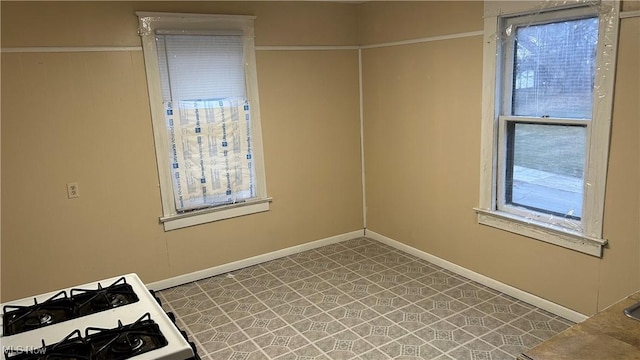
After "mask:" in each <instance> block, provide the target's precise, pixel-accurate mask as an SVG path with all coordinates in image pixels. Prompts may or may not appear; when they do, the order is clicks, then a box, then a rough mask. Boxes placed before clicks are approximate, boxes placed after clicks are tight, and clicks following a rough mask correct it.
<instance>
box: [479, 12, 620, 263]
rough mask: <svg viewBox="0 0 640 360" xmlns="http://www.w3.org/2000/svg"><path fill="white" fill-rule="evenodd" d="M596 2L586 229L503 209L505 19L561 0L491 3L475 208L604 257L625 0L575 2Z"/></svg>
mask: <svg viewBox="0 0 640 360" xmlns="http://www.w3.org/2000/svg"><path fill="white" fill-rule="evenodd" d="M576 4H577V5H580V4H590V5H589V6H599V7H600V9H599V15H600V16H599V18H600V20H599V34H600V35H599V41H598V51H597V57H596V62H597V72H596V79H595V91H594V107H593V120H592V124H591V125H590V126H589V132H590V133H589V135H588V150H587V162H586V167H585V186H584V200H583V213H582V219H583V220H582V224H581V225H582V228H583V230H582V231H580V232H577V231H575V230H572V229H569V228H565V227H560V226H557V225H554V224H549V223H547V222H543V221H539V220H537V219H533V218H530V217H524V216H516V215H514V214H510V213H506V212H503V211H499V210H498V208H497V184H498V176H500V174H498V156H497V154H498V129H499V128H498V121H499V120H498V114H500V101H501V97H498V98H496V95H497V91H496V90H497V88H498V87H500V86H499V84H500V81H501V79H499V77H498V76H499V75H501V74H500V71H499V63H498V61H499V51H500V49H499V46H498V36H497V34H498V33H499V17H500V16H503V15H517V14H524V13H536V12H539V11H541V10H548V9H551V8H554V9H556V8H557V9H559V8H562V7H567V3H566V2H564V1H558V2H553V1H552V2H529V1H527V2H503V1H485V20H484V51H483V64H484V66H483V80H482V126H481V149H480V153H481V170H480V201H479V207H478V208H476V209H475V211H476V213H477V215H478V222H479V223H480V224H484V225H488V226H492V227H495V228H498V229H502V230H506V231H509V232H513V233H516V234H520V235H524V236H527V237H530V238H534V239H537V240H541V241H545V242H548V243H551V244H554V245H559V246H562V247H566V248H569V249H573V250H576V251H580V252H583V253H585V254H589V255H593V256H597V257H601V256H602V248H603V247H604V246H605V245H606V244H607V240H605V239H603V236H602V225H603V224H602V223H603V216H604V200H605V184H606V177H607V162H608V157H609V136H610V134H609V133H610V126H611V112H612V106H613V89H614V77H615V64H616V55H617V43H618V28H619V24H618V22H619V11H620V3H619V1H618V0H615V1H602V2H600V3H599V4H598V5H594V4H593V2H590V1H586V0H581V1H578V2H572V3H571V4H570V5H571V6H576Z"/></svg>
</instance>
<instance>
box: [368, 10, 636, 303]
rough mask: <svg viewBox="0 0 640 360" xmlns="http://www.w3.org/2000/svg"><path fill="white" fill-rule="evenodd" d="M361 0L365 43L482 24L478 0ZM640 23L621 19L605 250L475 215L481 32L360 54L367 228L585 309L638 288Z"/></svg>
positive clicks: (469, 28)
mask: <svg viewBox="0 0 640 360" xmlns="http://www.w3.org/2000/svg"><path fill="white" fill-rule="evenodd" d="M390 8H393V9H392V10H391V9H390ZM430 9H433V11H430ZM360 10H361V15H362V16H361V19H360V21H361V37H362V38H363V39H367V42H369V43H380V42H388V41H394V40H405V39H407V38H420V37H429V36H436V35H442V34H443V33H461V32H468V31H476V30H482V6H481V3H479V2H478V3H460V2H455V3H451V2H449V3H430V2H427V3H404V4H402V5H401V6H398V7H395V6H393V5H392V4H390V3H377V2H371V3H366V4H363V5H362V6H361V9H360ZM416 14H420V22H419V23H418V24H416V25H413V22H411V21H406V22H405V23H403V25H401V26H396V24H398V23H399V22H401V21H402V19H414V18H416V16H418V15H416ZM453 14H456V16H450V15H453ZM457 15H459V16H457ZM382 19H393V20H392V21H381V20H382ZM444 19H446V21H445V20H444ZM469 19H472V20H469ZM430 23H435V24H441V26H442V27H440V25H438V26H428V25H426V24H430ZM639 23H640V19H639V18H635V19H628V20H622V26H621V35H620V49H619V50H620V52H619V62H618V71H617V79H618V81H617V84H616V89H615V93H616V96H615V101H614V117H613V126H612V135H611V153H610V163H609V171H608V183H607V199H606V208H605V211H606V215H605V222H604V234H605V237H606V238H607V239H608V240H609V241H610V246H609V247H608V248H607V249H605V252H604V257H603V258H602V259H598V258H595V257H592V256H589V255H584V254H581V253H578V252H575V251H571V250H567V249H564V248H561V247H557V246H553V245H550V244H546V243H543V242H540V241H536V240H532V239H529V238H525V237H522V236H518V235H514V234H511V233H507V232H505V231H501V230H497V229H494V228H490V227H486V226H481V225H478V224H477V221H476V216H475V214H474V212H473V210H472V208H473V207H475V206H477V205H478V198H479V173H480V154H479V149H480V114H481V97H482V88H481V84H482V37H480V36H477V37H469V38H464V39H456V40H446V41H437V42H429V43H423V44H415V45H405V46H396V47H386V48H378V49H370V50H365V51H364V52H363V78H364V88H363V91H364V119H365V123H364V132H365V142H364V143H365V178H366V200H367V228H368V229H370V230H372V231H375V232H378V233H380V234H382V235H385V236H388V237H390V238H393V239H395V240H398V241H400V242H403V243H406V244H408V245H410V246H414V247H416V248H418V249H421V250H423V251H426V252H428V253H431V254H434V255H436V256H439V257H441V258H443V259H446V260H448V261H451V262H453V263H456V264H458V265H461V266H463V267H466V268H469V269H471V270H474V271H476V272H478V273H481V274H483V275H486V276H489V277H491V278H494V279H496V280H499V281H502V282H504V283H506V284H509V285H511V286H514V287H517V288H520V289H522V290H524V291H527V292H530V293H533V294H535V295H537V296H540V297H543V298H546V299H549V300H551V301H553V302H555V303H558V304H561V305H564V306H566V307H569V308H571V309H574V310H576V311H579V312H582V313H585V314H592V313H594V312H595V311H596V310H598V309H602V308H603V307H605V306H607V305H609V304H611V303H612V302H614V301H616V300H618V299H620V298H622V297H623V296H626V295H628V294H629V293H631V292H632V291H634V290H638V289H639V288H640V268H639V262H640V261H639V260H640V258H639V254H640V237H639V230H640V228H639V225H638V223H639V220H640V207H639V204H640V201H639V200H640V198H639V196H640V192H639V184H640V148H639V147H638V143H639V140H640V139H639V135H640V131H639V125H638V121H639V119H640V112H639V110H638V98H639V93H640V92H639V85H640V81H639V79H640V75H639V74H638V65H639V63H640V61H639V59H638V55H639V53H640V49H639V43H640V42H639V41H638V34H640V31H639V28H638V26H639ZM408 24H411V25H413V26H411V25H408ZM444 29H446V31H444Z"/></svg>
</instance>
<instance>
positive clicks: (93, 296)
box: [3, 277, 139, 336]
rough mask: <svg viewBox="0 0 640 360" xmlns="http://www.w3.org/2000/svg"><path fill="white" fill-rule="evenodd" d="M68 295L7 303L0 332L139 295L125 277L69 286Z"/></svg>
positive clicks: (135, 298) (100, 308) (103, 307)
mask: <svg viewBox="0 0 640 360" xmlns="http://www.w3.org/2000/svg"><path fill="white" fill-rule="evenodd" d="M70 293H71V297H69V296H67V292H66V291H60V292H59V293H57V294H55V295H54V296H52V297H51V298H49V299H47V300H45V301H43V302H42V303H38V302H37V300H36V299H34V300H33V302H34V304H33V305H30V306H14V305H6V306H4V308H3V312H4V315H3V334H4V336H10V335H15V334H19V333H22V332H25V331H30V330H34V329H38V328H41V327H44V326H47V325H52V324H57V323H60V322H63V321H67V320H71V319H75V318H78V317H81V316H85V315H89V314H94V313H97V312H101V311H105V310H109V309H113V308H116V307H119V306H124V305H128V304H132V303H135V302H137V301H138V300H139V299H138V296H137V295H136V293H135V292H134V291H133V288H132V287H131V285H129V284H127V281H126V279H125V278H124V277H121V278H120V279H118V280H116V281H115V282H114V283H113V284H111V285H109V286H107V287H104V288H103V287H102V285H101V284H100V283H98V288H97V289H71V292H70Z"/></svg>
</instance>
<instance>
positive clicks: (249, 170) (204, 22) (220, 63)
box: [137, 13, 270, 230]
mask: <svg viewBox="0 0 640 360" xmlns="http://www.w3.org/2000/svg"><path fill="white" fill-rule="evenodd" d="M137 15H138V17H139V19H140V34H141V37H142V44H143V50H144V57H145V66H146V68H147V81H148V86H149V98H150V103H151V115H152V119H153V128H154V137H155V144H156V155H157V160H158V171H159V176H160V190H161V194H162V205H163V213H164V214H163V216H162V217H161V219H160V220H161V221H162V222H163V223H164V226H165V230H173V229H177V228H182V227H186V226H192V225H197V224H200V223H205V222H210V221H216V220H221V219H226V218H230V217H235V216H241V215H247V214H251V213H255V212H261V211H266V210H268V209H269V201H270V199H269V198H267V197H266V186H265V176H264V166H263V161H262V145H261V144H262V142H261V131H260V113H259V105H258V92H257V80H256V78H257V76H256V65H255V55H254V44H253V17H248V16H231V15H194V14H168V13H137Z"/></svg>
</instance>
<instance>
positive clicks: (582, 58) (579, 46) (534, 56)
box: [512, 17, 598, 119]
mask: <svg viewBox="0 0 640 360" xmlns="http://www.w3.org/2000/svg"><path fill="white" fill-rule="evenodd" d="M515 36H516V42H515V58H514V73H513V84H512V90H513V99H512V115H517V116H534V117H542V116H551V117H561V118H582V119H590V118H591V105H592V95H593V84H594V76H595V63H596V47H597V44H598V18H597V17H596V18H588V19H580V20H571V21H564V22H556V23H550V24H542V25H532V26H522V27H518V28H517V29H516V35H515Z"/></svg>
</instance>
